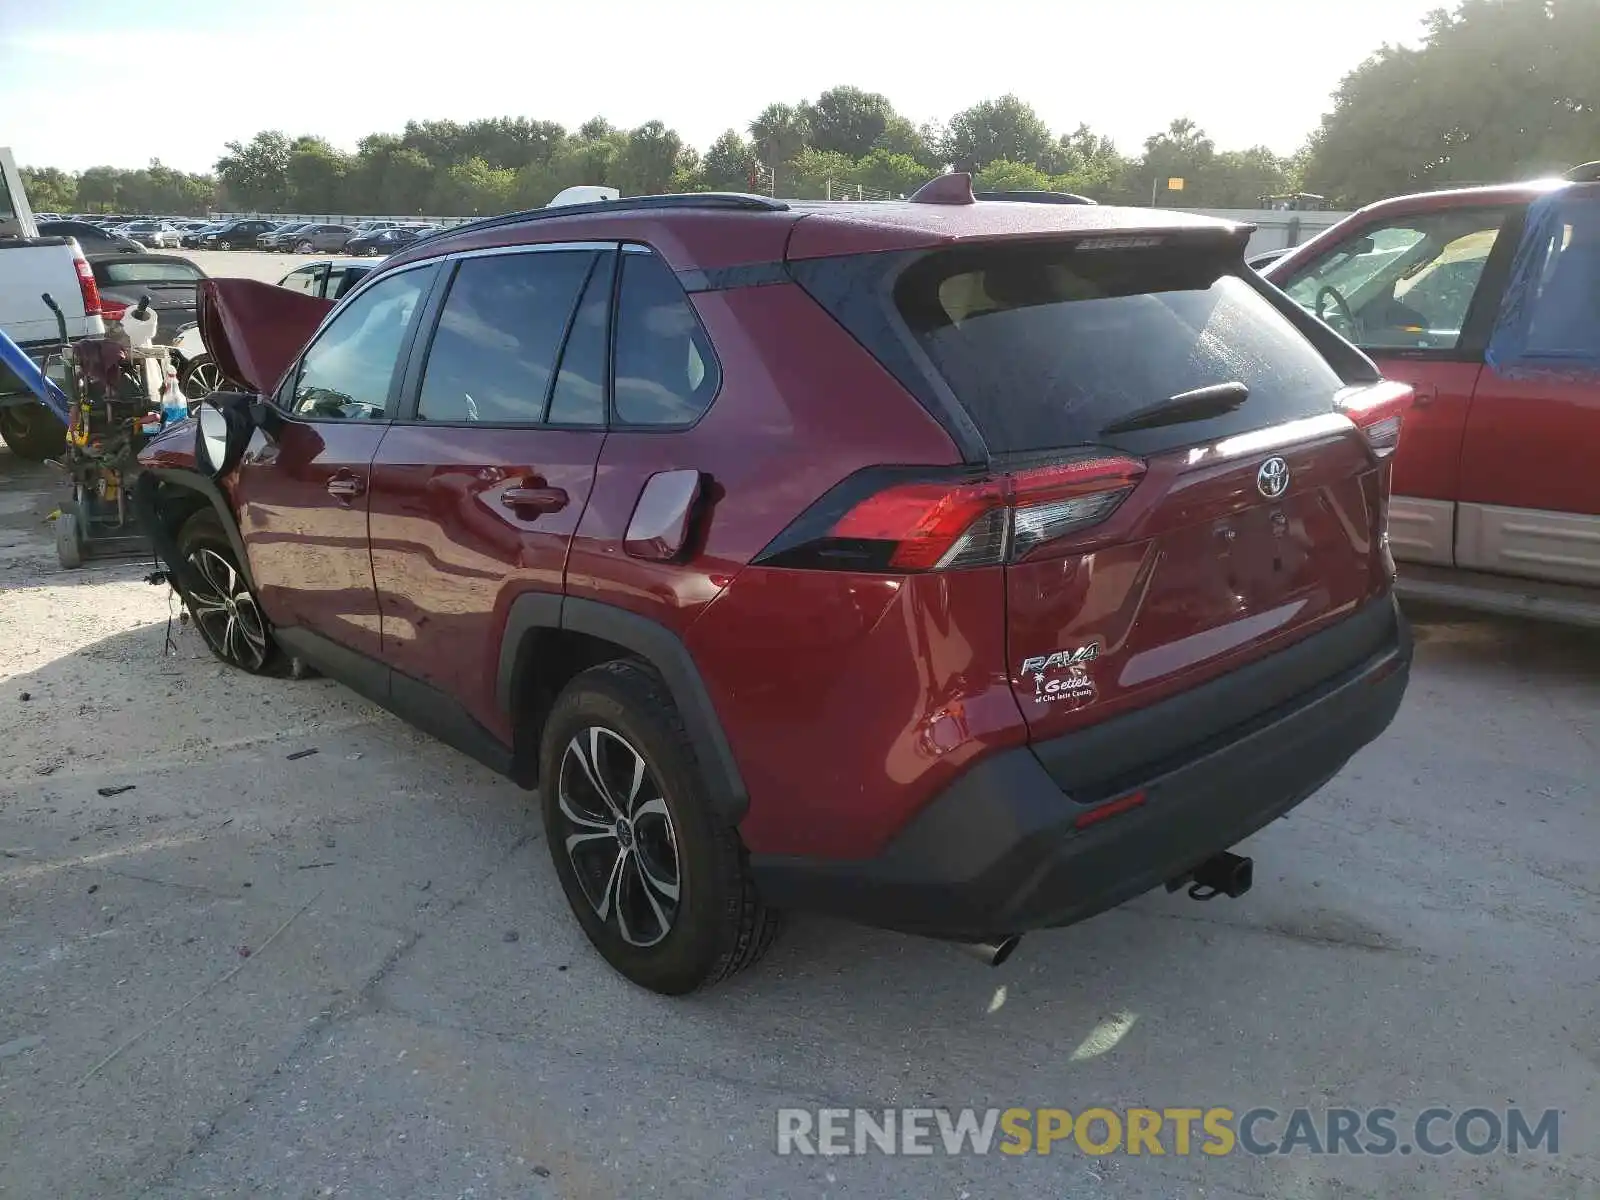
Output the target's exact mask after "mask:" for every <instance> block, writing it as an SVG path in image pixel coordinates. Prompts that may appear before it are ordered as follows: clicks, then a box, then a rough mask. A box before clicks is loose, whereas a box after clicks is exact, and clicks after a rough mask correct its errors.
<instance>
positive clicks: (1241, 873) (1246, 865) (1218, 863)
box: [1167, 850, 1255, 900]
mask: <svg viewBox="0 0 1600 1200" xmlns="http://www.w3.org/2000/svg"><path fill="white" fill-rule="evenodd" d="M1254 881H1255V863H1254V862H1253V861H1252V860H1250V859H1248V858H1245V857H1243V856H1242V855H1238V854H1230V853H1229V852H1228V851H1226V850H1223V851H1221V852H1220V853H1218V854H1213V855H1212V856H1211V857H1210V858H1208V859H1206V860H1205V862H1203V863H1201V864H1200V865H1199V866H1198V867H1196V868H1195V869H1194V870H1193V871H1192V872H1191V873H1190V874H1188V875H1182V876H1179V877H1178V878H1177V879H1174V880H1171V881H1169V882H1168V884H1167V891H1169V892H1175V891H1177V890H1178V889H1179V888H1181V887H1182V886H1183V885H1184V884H1186V883H1187V884H1189V899H1191V900H1214V899H1216V897H1218V896H1226V897H1228V898H1229V899H1230V900H1237V899H1238V898H1239V897H1240V896H1242V895H1244V894H1245V893H1246V892H1248V891H1249V890H1250V885H1251V884H1252V883H1253V882H1254Z"/></svg>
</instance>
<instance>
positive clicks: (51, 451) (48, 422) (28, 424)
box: [0, 402, 67, 462]
mask: <svg viewBox="0 0 1600 1200" xmlns="http://www.w3.org/2000/svg"><path fill="white" fill-rule="evenodd" d="M0 439H4V441H5V444H6V445H7V446H9V447H11V453H13V454H15V455H16V456H17V457H18V458H21V459H26V460H27V461H28V462H43V461H44V460H45V459H47V458H60V457H61V456H62V455H63V454H65V453H66V452H67V427H66V426H65V425H63V424H62V423H61V422H60V421H58V420H56V415H55V413H53V412H51V411H50V410H49V409H48V408H46V407H45V406H44V405H42V404H37V403H33V402H29V403H27V404H16V405H12V406H11V407H9V408H0Z"/></svg>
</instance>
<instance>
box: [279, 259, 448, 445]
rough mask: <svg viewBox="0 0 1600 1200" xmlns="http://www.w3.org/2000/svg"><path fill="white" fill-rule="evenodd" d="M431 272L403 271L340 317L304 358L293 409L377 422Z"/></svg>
mask: <svg viewBox="0 0 1600 1200" xmlns="http://www.w3.org/2000/svg"><path fill="white" fill-rule="evenodd" d="M432 277H433V272H432V271H431V270H428V269H426V268H424V269H420V270H415V271H404V272H402V273H400V274H399V275H395V276H392V277H391V278H388V279H385V280H383V281H381V282H380V283H377V284H375V285H374V286H373V287H371V288H370V289H368V290H367V291H366V292H365V293H363V294H362V295H361V296H359V297H357V298H356V299H355V300H354V301H352V302H351V304H350V305H349V306H348V307H347V308H345V309H344V310H343V311H342V312H340V313H338V314H337V315H336V316H335V317H334V318H333V320H332V321H331V322H329V324H328V325H327V327H326V328H324V329H323V331H322V332H321V334H319V335H318V337H317V340H316V341H315V342H313V343H312V344H311V348H310V349H309V350H307V351H306V352H305V355H304V357H303V358H302V359H301V360H300V369H299V372H298V375H297V377H296V379H295V386H294V394H293V397H292V411H293V412H295V413H296V414H298V415H300V416H305V417H313V418H317V419H321V420H335V421H361V420H377V419H381V418H382V417H383V416H384V415H385V412H384V409H385V405H386V404H387V403H388V400H389V385H390V383H391V382H392V381H393V379H394V372H395V368H396V366H397V364H398V363H399V360H400V348H401V346H402V345H403V344H404V343H405V337H406V332H407V330H408V329H409V328H410V325H411V317H412V314H414V313H415V312H416V310H417V305H418V303H420V302H421V299H422V297H423V295H424V293H425V291H426V289H427V286H428V282H429V280H430V279H431V278H432Z"/></svg>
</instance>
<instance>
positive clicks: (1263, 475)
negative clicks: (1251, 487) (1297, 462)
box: [1256, 455, 1289, 500]
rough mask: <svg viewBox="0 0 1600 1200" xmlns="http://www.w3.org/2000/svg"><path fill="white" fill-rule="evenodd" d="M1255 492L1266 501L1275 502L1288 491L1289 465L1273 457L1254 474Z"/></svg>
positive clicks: (1275, 456)
mask: <svg viewBox="0 0 1600 1200" xmlns="http://www.w3.org/2000/svg"><path fill="white" fill-rule="evenodd" d="M1256 490H1257V491H1259V492H1260V493H1261V494H1262V495H1263V496H1265V497H1266V498H1267V499H1268V500H1276V499H1277V498H1278V497H1279V496H1281V495H1283V494H1284V493H1285V492H1286V491H1288V490H1289V464H1288V463H1286V462H1284V461H1283V459H1281V458H1279V457H1277V455H1274V456H1273V457H1271V458H1269V459H1267V461H1266V462H1264V463H1262V464H1261V469H1260V470H1259V471H1257V472H1256Z"/></svg>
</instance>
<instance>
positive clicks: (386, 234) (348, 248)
mask: <svg viewBox="0 0 1600 1200" xmlns="http://www.w3.org/2000/svg"><path fill="white" fill-rule="evenodd" d="M440 228H441V226H438V225H420V226H419V225H396V226H393V227H392V228H389V229H378V230H373V231H371V232H368V233H360V234H356V235H355V236H354V237H352V238H351V239H350V240H349V241H347V242H346V243H345V244H344V252H345V253H346V254H354V255H358V256H360V257H363V258H366V257H371V256H373V255H378V256H380V257H381V256H383V255H387V254H393V253H394V252H395V251H396V250H399V249H400V248H401V247H403V246H409V245H410V244H411V243H412V242H414V241H416V240H417V239H418V238H419V237H426V236H427V235H428V234H430V233H437V232H438V231H439V229H440Z"/></svg>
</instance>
